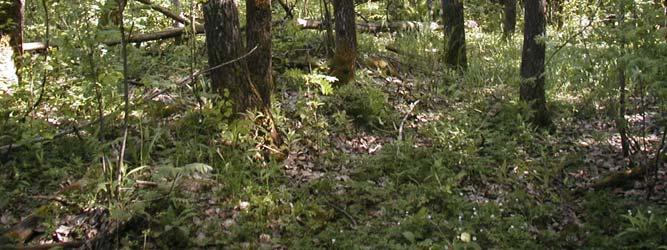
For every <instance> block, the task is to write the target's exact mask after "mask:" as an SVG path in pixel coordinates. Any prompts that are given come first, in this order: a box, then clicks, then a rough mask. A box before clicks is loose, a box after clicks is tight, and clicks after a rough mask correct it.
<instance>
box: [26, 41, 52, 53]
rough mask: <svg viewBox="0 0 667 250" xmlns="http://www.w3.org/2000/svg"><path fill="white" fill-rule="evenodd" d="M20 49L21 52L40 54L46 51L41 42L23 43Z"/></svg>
mask: <svg viewBox="0 0 667 250" xmlns="http://www.w3.org/2000/svg"><path fill="white" fill-rule="evenodd" d="M22 49H23V52H37V53H42V52H44V51H46V44H44V43H43V42H31V43H23V46H22Z"/></svg>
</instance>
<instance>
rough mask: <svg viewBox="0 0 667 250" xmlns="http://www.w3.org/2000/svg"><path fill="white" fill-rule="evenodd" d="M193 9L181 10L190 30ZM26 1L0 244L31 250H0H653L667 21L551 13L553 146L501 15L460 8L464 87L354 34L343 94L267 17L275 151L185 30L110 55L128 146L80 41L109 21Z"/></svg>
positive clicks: (2, 177)
mask: <svg viewBox="0 0 667 250" xmlns="http://www.w3.org/2000/svg"><path fill="white" fill-rule="evenodd" d="M154 2H155V3H156V4H164V6H168V4H169V1H154ZM194 2H195V3H193V4H192V5H193V6H194V7H192V9H190V10H188V9H187V7H188V5H189V4H190V1H183V6H184V7H185V8H184V9H185V11H184V12H185V13H186V14H187V16H190V15H194V16H190V17H192V18H193V20H194V19H195V18H197V17H199V16H200V15H201V14H197V8H199V7H196V5H197V4H196V1H194ZM241 2H242V1H241ZM359 2H360V3H359V4H358V5H357V12H358V13H359V15H360V16H362V17H363V18H365V19H368V20H370V21H373V20H376V21H378V20H379V21H382V20H385V19H388V18H387V16H391V18H392V19H393V20H420V19H421V20H420V21H439V20H430V18H429V17H428V15H423V14H422V13H426V11H427V10H426V5H425V4H426V3H425V1H416V3H413V2H414V1H397V0H389V1H377V2H376V1H368V2H365V1H359ZM422 2H423V3H422ZM44 3H46V5H48V11H49V12H51V15H50V19H48V20H47V19H45V16H44V9H43V8H42V3H41V2H39V1H27V2H26V24H25V40H26V41H45V39H48V41H49V43H50V44H51V46H52V48H50V49H49V51H48V59H47V60H45V59H44V55H43V54H39V53H26V54H24V57H23V58H22V61H23V65H24V68H23V70H22V72H21V73H22V84H20V85H11V86H4V85H3V86H0V93H2V94H1V95H0V114H1V115H2V121H1V123H0V227H1V228H4V229H8V230H9V231H11V230H10V229H11V228H12V227H13V226H14V225H17V224H21V225H23V226H25V227H26V228H29V231H30V232H31V233H30V234H31V236H30V239H28V238H24V237H23V235H19V234H3V236H2V237H0V248H3V249H4V248H10V247H15V246H22V244H23V243H26V246H36V245H43V244H54V243H62V242H83V243H82V244H84V243H85V244H88V243H90V244H97V243H91V240H92V239H98V238H99V237H98V235H99V234H103V233H104V232H109V235H108V236H107V242H109V243H108V244H110V245H109V246H107V247H108V248H123V249H140V248H148V249H152V248H160V249H192V248H195V249H197V248H202V249H321V248H325V249H486V248H494V249H544V248H546V249H580V248H582V249H624V248H627V249H665V248H667V234H666V233H667V209H665V206H666V205H667V192H666V191H667V188H666V182H665V181H666V180H667V176H666V175H665V163H664V159H665V158H667V155H665V153H664V151H665V150H664V149H661V147H664V138H663V137H664V133H665V131H664V130H665V127H666V124H667V120H666V118H667V115H666V114H667V102H666V101H667V98H666V97H667V74H666V72H665V69H667V43H666V40H665V26H659V25H660V24H664V20H667V17H666V16H665V15H664V13H662V11H663V9H661V8H657V7H656V5H655V4H654V3H653V2H652V1H631V0H622V1H600V2H599V3H598V4H590V3H589V2H587V1H580V0H570V1H562V5H563V6H562V10H560V13H559V14H558V15H559V19H558V20H559V21H553V22H554V23H549V25H548V26H547V30H548V31H547V32H548V36H547V37H546V38H544V41H543V42H544V43H546V47H547V50H546V76H545V79H546V83H547V85H546V88H547V90H546V93H547V97H548V99H547V103H548V107H549V111H550V112H551V116H552V120H553V123H554V126H553V127H552V128H548V129H539V128H536V127H535V126H533V125H532V124H531V123H530V119H531V117H533V116H534V113H532V111H531V109H530V107H529V105H527V104H525V103H523V102H521V101H519V88H520V81H521V80H520V75H519V65H520V61H521V48H522V47H521V46H522V40H523V36H522V35H521V32H516V33H515V34H513V35H512V36H510V37H509V38H505V37H504V36H503V34H502V30H501V28H500V21H499V20H500V18H501V16H502V7H501V6H500V5H497V4H494V3H490V2H483V1H478V0H471V1H466V2H465V6H466V9H465V11H466V12H465V15H466V16H465V18H466V20H468V21H469V22H472V21H474V23H475V25H472V24H469V25H468V26H467V27H466V32H467V34H466V46H467V53H468V54H467V58H468V68H467V70H466V71H465V72H460V71H457V70H450V69H448V68H447V67H446V66H445V65H444V64H443V41H444V39H446V38H445V37H443V32H442V31H441V30H428V29H426V30H421V31H418V30H412V31H410V30H408V31H400V32H378V33H361V32H360V33H358V34H357V36H358V38H357V39H358V48H357V49H358V55H359V56H358V58H357V63H356V66H357V70H356V76H355V78H354V80H353V81H351V82H350V83H348V84H346V85H339V84H337V83H336V79H335V78H334V77H332V76H330V75H329V74H328V72H329V68H328V66H327V65H328V61H327V55H328V53H329V52H330V51H331V49H332V48H331V47H329V46H328V45H327V41H326V39H327V35H326V31H318V30H306V29H301V28H300V27H299V26H298V25H297V24H296V23H295V21H294V20H287V19H286V20H281V18H282V16H283V15H284V12H283V10H282V9H280V8H279V7H277V6H274V8H273V19H274V21H276V24H274V27H273V35H272V37H273V52H272V53H273V77H274V82H275V85H276V90H275V92H274V96H273V103H272V107H271V111H272V115H273V117H272V119H273V122H274V123H275V127H276V128H277V130H278V131H279V133H280V134H281V135H283V137H282V140H283V142H282V143H281V144H277V143H274V141H272V139H271V138H270V134H271V132H270V128H268V126H267V125H266V124H265V121H266V117H265V113H263V112H260V111H249V112H247V113H246V114H245V117H246V119H234V117H233V114H232V106H231V104H230V102H229V101H228V98H227V97H225V96H220V95H217V94H214V92H213V91H212V90H211V87H210V86H209V80H208V78H207V77H206V75H205V74H202V75H196V74H194V73H196V72H197V71H198V70H201V69H205V68H206V67H207V61H206V60H207V59H206V46H205V44H204V37H203V36H200V35H196V34H191V32H190V33H187V32H186V33H185V34H183V35H182V36H181V37H180V38H179V40H178V41H175V40H174V39H165V40H158V41H150V42H144V43H139V44H130V45H128V46H127V63H128V69H129V71H128V72H129V75H128V76H127V77H128V79H130V82H131V84H130V85H131V88H130V97H131V105H130V109H131V111H130V113H129V123H128V124H129V129H128V130H127V131H128V132H127V135H126V136H127V143H126V144H125V145H124V144H123V143H122V142H123V137H124V134H123V132H124V129H123V93H122V82H123V78H124V76H123V65H122V64H123V60H122V56H121V49H120V46H107V45H103V44H101V43H100V42H99V41H106V40H109V39H113V38H114V37H116V38H117V37H119V36H120V35H119V34H120V33H118V31H117V30H105V29H101V28H99V27H98V26H96V23H97V18H98V17H99V12H100V11H101V10H104V9H105V8H110V7H109V6H104V5H103V4H101V3H100V1H93V0H86V1H44ZM387 3H391V4H400V6H402V7H401V8H387V7H386V4H387ZM240 4H241V5H243V3H240ZM307 4H309V5H304V3H303V2H302V1H296V4H295V5H293V7H294V8H293V12H294V14H295V15H298V16H299V17H301V18H311V19H319V18H321V16H322V15H323V14H322V13H320V12H321V11H320V5H321V3H320V2H319V1H312V3H307ZM437 5H439V3H438V4H437ZM620 5H623V6H624V7H623V8H621V7H619V6H620ZM581 6H584V7H581ZM304 7H306V8H304ZM239 9H240V10H243V9H244V8H243V7H240V8H239ZM619 9H623V10H624V11H626V12H627V14H626V12H623V13H620V12H619V11H618V10H619ZM193 10H194V11H193ZM399 10H400V11H399ZM387 11H391V13H387ZM394 12H396V13H394ZM56 13H57V14H56ZM518 13H522V11H521V8H520V7H519V9H518ZM611 14H614V15H616V16H617V17H618V16H620V15H624V16H625V19H620V21H619V20H618V19H617V20H611V21H610V15H611ZM126 15H127V16H126V17H125V19H126V20H125V22H126V24H125V25H126V28H127V29H128V30H129V32H130V33H137V34H138V33H147V32H150V31H158V30H160V29H161V28H164V27H171V20H170V19H166V18H164V17H163V16H162V15H160V14H159V13H156V12H155V11H153V10H151V9H150V8H147V7H146V6H145V5H143V4H142V3H139V2H136V1H131V2H129V3H128V7H127V9H126ZM521 16H522V15H519V20H518V21H519V22H518V25H517V27H522V26H523V21H522V18H521ZM554 18H556V17H554ZM358 20H362V19H358ZM659 20H663V21H659ZM277 21H279V22H280V23H278V22H277ZM558 22H560V24H559V23H558ZM242 23H243V21H242ZM656 25H658V26H656ZM47 27H48V30H49V32H50V33H49V34H48V37H47V34H46V33H45V31H46V30H47ZM517 30H521V29H520V28H517ZM619 41H622V42H619ZM619 70H620V71H623V72H625V74H626V75H627V90H628V91H627V104H623V105H627V110H626V111H625V112H626V115H625V116H624V118H623V120H627V121H625V123H626V124H627V128H628V136H629V137H630V142H631V145H632V146H631V151H632V154H631V155H630V156H628V157H624V156H623V154H622V153H621V150H622V149H621V138H620V135H619V131H618V129H617V125H618V124H619V123H618V121H619V120H618V119H619V118H618V112H619V111H618V110H619V105H621V104H620V103H619V101H618V96H619V87H618V85H617V84H618V81H619V80H618V77H619V76H618V75H619ZM191 75H195V77H194V79H191V80H187V79H188V77H190V76H191ZM0 84H2V83H0ZM661 140H662V144H661ZM660 155H662V160H661V159H660ZM121 157H123V158H121ZM120 159H122V163H120V162H119V160H120ZM642 166H644V167H647V168H649V170H647V171H645V172H644V173H641V175H640V176H639V177H636V176H631V177H624V178H625V180H621V181H618V180H617V179H614V180H613V181H612V182H613V183H614V184H608V183H605V182H604V181H605V180H607V179H608V178H609V176H613V175H614V174H616V173H623V172H624V171H627V170H628V169H632V168H635V167H642ZM600 183H602V184H600ZM616 183H620V184H616ZM29 216H32V217H34V218H39V220H37V222H35V224H33V225H30V224H27V225H26V223H25V222H26V217H29ZM14 228H15V227H14ZM0 231H2V230H0ZM59 246H60V247H64V248H68V247H69V246H67V245H59ZM79 246H80V245H79ZM79 246H77V247H79Z"/></svg>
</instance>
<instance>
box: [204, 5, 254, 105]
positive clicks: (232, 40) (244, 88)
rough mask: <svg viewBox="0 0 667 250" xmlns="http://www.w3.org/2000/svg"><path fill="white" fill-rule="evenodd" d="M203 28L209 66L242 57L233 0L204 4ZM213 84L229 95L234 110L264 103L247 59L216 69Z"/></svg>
mask: <svg viewBox="0 0 667 250" xmlns="http://www.w3.org/2000/svg"><path fill="white" fill-rule="evenodd" d="M203 9H204V11H203V12H204V21H205V24H204V29H205V30H206V32H205V33H206V47H207V49H208V63H209V65H210V67H216V66H218V65H220V64H223V63H226V62H229V61H232V60H235V59H238V58H240V57H241V56H242V55H243V54H244V51H245V50H244V49H243V46H242V45H243V43H242V40H241V34H240V32H239V17H238V10H237V8H236V4H234V0H210V1H208V2H207V3H206V4H204V7H203ZM210 77H211V86H212V87H213V88H214V89H215V90H216V91H217V92H218V93H220V95H222V96H227V95H228V96H229V98H230V99H231V100H232V102H233V107H234V108H233V110H234V112H235V113H240V112H244V111H246V110H247V109H248V108H255V107H258V106H259V105H260V104H261V102H262V101H261V98H259V93H258V92H257V90H256V89H254V88H253V86H252V82H251V81H250V79H249V76H248V66H247V64H246V61H245V59H238V60H236V61H234V62H233V63H231V64H229V65H226V66H223V67H219V68H216V69H213V70H212V71H211V72H210Z"/></svg>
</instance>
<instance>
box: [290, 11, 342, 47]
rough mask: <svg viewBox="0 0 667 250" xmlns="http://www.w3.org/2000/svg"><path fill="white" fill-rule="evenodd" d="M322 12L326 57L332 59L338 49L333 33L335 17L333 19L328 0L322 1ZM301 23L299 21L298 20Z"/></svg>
mask: <svg viewBox="0 0 667 250" xmlns="http://www.w3.org/2000/svg"><path fill="white" fill-rule="evenodd" d="M322 10H324V11H323V13H322V15H324V18H322V19H323V20H324V29H325V33H324V45H325V48H326V50H327V51H326V55H327V58H331V57H332V56H333V53H334V50H335V48H336V45H335V41H334V32H333V24H332V21H333V17H331V11H329V1H327V0H322ZM297 22H299V20H297Z"/></svg>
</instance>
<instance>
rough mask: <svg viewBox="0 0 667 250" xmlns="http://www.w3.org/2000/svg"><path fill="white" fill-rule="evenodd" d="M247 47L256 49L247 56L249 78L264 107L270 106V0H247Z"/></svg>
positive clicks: (271, 81)
mask: <svg viewBox="0 0 667 250" xmlns="http://www.w3.org/2000/svg"><path fill="white" fill-rule="evenodd" d="M246 14H247V15H246V19H247V32H246V35H247V44H248V45H247V48H248V49H249V50H251V49H252V48H254V47H255V46H257V49H256V50H255V52H254V53H252V54H250V55H249V56H248V65H250V67H249V68H248V69H249V73H250V79H251V80H252V83H253V84H254V86H255V87H257V90H258V91H259V94H260V95H261V97H262V103H263V105H264V106H265V107H271V92H273V79H272V78H271V0H247V1H246Z"/></svg>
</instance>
